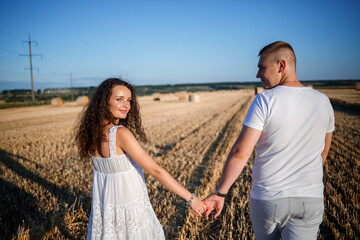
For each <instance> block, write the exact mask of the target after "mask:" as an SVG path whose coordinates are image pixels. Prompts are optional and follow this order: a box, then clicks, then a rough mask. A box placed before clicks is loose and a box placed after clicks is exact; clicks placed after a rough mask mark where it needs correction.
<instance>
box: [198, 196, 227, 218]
mask: <svg viewBox="0 0 360 240" xmlns="http://www.w3.org/2000/svg"><path fill="white" fill-rule="evenodd" d="M202 201H203V203H205V205H206V213H205V218H206V220H209V214H210V213H211V212H212V211H213V210H216V212H215V215H214V218H216V217H217V216H219V214H220V213H221V210H222V209H223V207H224V201H225V198H223V197H219V196H217V195H215V194H211V195H209V196H208V197H207V198H205V199H204V200H202Z"/></svg>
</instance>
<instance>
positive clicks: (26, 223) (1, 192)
mask: <svg viewBox="0 0 360 240" xmlns="http://www.w3.org/2000/svg"><path fill="white" fill-rule="evenodd" d="M19 160H22V161H24V162H30V163H31V164H34V165H35V166H36V168H42V166H40V165H38V164H36V163H34V162H32V161H31V160H29V159H27V158H24V157H21V156H19V155H14V154H12V153H9V152H6V151H5V150H3V149H0V174H1V178H0V229H2V230H1V234H0V239H10V238H11V237H12V236H14V235H15V236H16V234H17V230H18V228H19V227H22V228H24V229H30V236H33V237H35V238H36V239H43V235H44V234H45V233H46V232H47V231H49V230H50V229H52V228H54V227H55V226H57V227H58V228H59V230H60V232H61V235H65V236H67V235H68V234H67V232H68V230H67V229H66V224H65V223H64V216H65V214H66V212H67V210H68V207H70V206H71V205H72V207H74V206H75V205H77V207H78V206H79V205H80V203H79V202H80V201H79V200H77V197H80V198H82V202H85V203H87V202H89V201H91V200H90V197H89V196H87V195H86V193H84V192H82V191H79V190H77V189H74V191H73V192H70V191H69V190H68V189H66V188H64V187H60V186H58V185H56V184H54V183H51V182H49V181H48V180H46V179H45V178H42V177H40V176H38V175H37V174H36V173H34V172H32V171H30V170H29V169H27V168H26V167H25V166H23V165H22V164H21V163H20V162H19ZM4 171H5V172H4ZM30 182H32V183H33V184H31V185H29V183H30ZM14 183H15V184H14ZM17 184H18V185H17ZM34 185H35V187H34ZM41 188H43V189H45V190H47V191H48V192H49V193H50V194H52V195H53V196H54V197H55V198H56V201H57V202H59V205H58V206H60V208H57V210H52V209H51V207H52V206H44V203H42V202H41V199H40V197H46V196H44V195H43V194H44V193H42V192H43V190H42V189H41ZM32 192H34V193H35V195H32V194H31V193H32ZM45 192H46V191H45ZM75 193H76V194H75ZM85 205H88V204H85ZM66 206H67V207H66ZM55 207H56V206H55ZM42 208H45V209H42ZM81 208H82V206H81ZM49 211H50V212H49Z"/></svg>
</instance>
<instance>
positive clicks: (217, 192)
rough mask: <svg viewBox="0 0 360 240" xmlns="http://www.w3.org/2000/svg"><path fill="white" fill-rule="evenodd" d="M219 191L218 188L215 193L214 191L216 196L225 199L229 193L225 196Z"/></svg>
mask: <svg viewBox="0 0 360 240" xmlns="http://www.w3.org/2000/svg"><path fill="white" fill-rule="evenodd" d="M217 189H218V187H217V186H216V187H215V191H214V194H215V195H216V196H219V197H223V198H224V197H226V195H227V193H225V194H223V193H221V192H219V191H218V190H217Z"/></svg>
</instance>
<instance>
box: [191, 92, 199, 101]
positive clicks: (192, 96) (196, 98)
mask: <svg viewBox="0 0 360 240" xmlns="http://www.w3.org/2000/svg"><path fill="white" fill-rule="evenodd" d="M189 102H200V95H199V94H197V93H190V94H189Z"/></svg>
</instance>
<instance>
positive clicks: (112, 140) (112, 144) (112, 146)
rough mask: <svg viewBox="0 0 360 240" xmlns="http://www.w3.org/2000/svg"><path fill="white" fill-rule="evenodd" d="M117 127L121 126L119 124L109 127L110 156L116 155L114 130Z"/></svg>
mask: <svg viewBox="0 0 360 240" xmlns="http://www.w3.org/2000/svg"><path fill="white" fill-rule="evenodd" d="M118 127H122V126H121V125H118V126H113V127H111V128H110V129H109V131H110V133H109V149H110V157H115V156H116V131H117V129H118Z"/></svg>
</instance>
